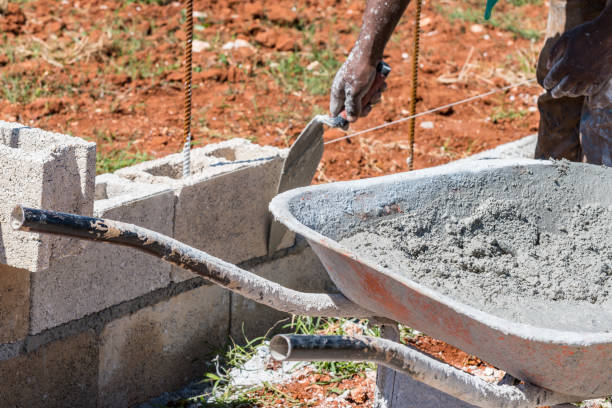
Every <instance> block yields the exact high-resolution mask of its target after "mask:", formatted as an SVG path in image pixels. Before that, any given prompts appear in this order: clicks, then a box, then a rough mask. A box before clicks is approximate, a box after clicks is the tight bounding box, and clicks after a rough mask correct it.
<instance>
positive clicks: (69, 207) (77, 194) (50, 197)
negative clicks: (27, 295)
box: [0, 121, 96, 271]
mask: <svg viewBox="0 0 612 408" xmlns="http://www.w3.org/2000/svg"><path fill="white" fill-rule="evenodd" d="M95 161H96V149H95V144H94V143H88V142H85V141H84V140H82V139H79V138H75V137H71V136H66V135H62V134H59V133H53V132H46V131H43V130H40V129H34V128H30V127H27V126H23V125H20V124H17V123H8V122H2V121H0V172H1V173H2V178H1V179H0V194H1V195H2V198H3V199H2V201H1V202H0V263H5V264H9V265H12V266H15V267H19V268H25V269H28V270H30V271H39V270H42V269H45V268H46V267H47V266H48V261H49V259H50V258H51V257H54V258H59V257H62V256H66V255H68V254H70V251H71V249H72V248H73V247H74V240H72V239H69V238H63V237H51V236H49V235H41V234H32V233H26V232H21V231H13V230H12V228H10V226H9V225H8V220H9V215H10V213H11V211H12V209H13V207H14V206H15V205H16V204H23V205H26V206H32V207H37V208H41V207H42V208H45V209H50V210H55V211H64V212H72V213H78V214H83V215H91V213H92V209H93V195H94V177H95Z"/></svg>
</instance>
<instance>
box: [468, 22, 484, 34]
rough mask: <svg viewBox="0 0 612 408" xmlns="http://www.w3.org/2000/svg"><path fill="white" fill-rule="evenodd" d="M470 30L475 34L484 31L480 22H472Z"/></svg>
mask: <svg viewBox="0 0 612 408" xmlns="http://www.w3.org/2000/svg"><path fill="white" fill-rule="evenodd" d="M470 31H471V32H473V33H476V34H478V33H482V32H483V31H484V27H483V26H482V25H480V24H472V26H471V27H470Z"/></svg>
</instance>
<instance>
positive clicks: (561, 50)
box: [546, 37, 567, 69]
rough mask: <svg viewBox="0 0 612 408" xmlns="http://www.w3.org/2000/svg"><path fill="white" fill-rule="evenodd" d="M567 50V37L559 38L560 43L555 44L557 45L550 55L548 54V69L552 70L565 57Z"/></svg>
mask: <svg viewBox="0 0 612 408" xmlns="http://www.w3.org/2000/svg"><path fill="white" fill-rule="evenodd" d="M566 49H567V37H561V38H559V41H557V42H556V43H555V45H554V46H553V47H552V49H551V50H550V54H548V59H547V60H546V68H547V69H551V68H552V67H553V66H554V65H555V63H557V62H558V60H560V59H561V58H562V57H563V55H565V50H566Z"/></svg>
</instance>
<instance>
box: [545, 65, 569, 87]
mask: <svg viewBox="0 0 612 408" xmlns="http://www.w3.org/2000/svg"><path fill="white" fill-rule="evenodd" d="M567 71H568V68H567V64H565V59H562V60H559V61H557V62H556V63H555V65H554V66H553V67H552V68H551V69H550V71H548V74H546V78H544V81H542V85H543V86H544V88H546V89H548V90H550V89H553V88H554V87H556V86H557V84H559V82H561V80H562V79H563V78H565V77H566V76H567V73H568V72H567Z"/></svg>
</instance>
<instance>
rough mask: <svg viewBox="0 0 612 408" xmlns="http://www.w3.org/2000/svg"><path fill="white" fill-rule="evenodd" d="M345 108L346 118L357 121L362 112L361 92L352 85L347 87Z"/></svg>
mask: <svg viewBox="0 0 612 408" xmlns="http://www.w3.org/2000/svg"><path fill="white" fill-rule="evenodd" d="M344 109H346V120H348V121H349V122H354V121H356V120H357V118H358V117H359V115H360V114H361V94H360V93H359V92H355V89H354V88H353V87H352V86H347V87H346V93H345V98H344Z"/></svg>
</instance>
